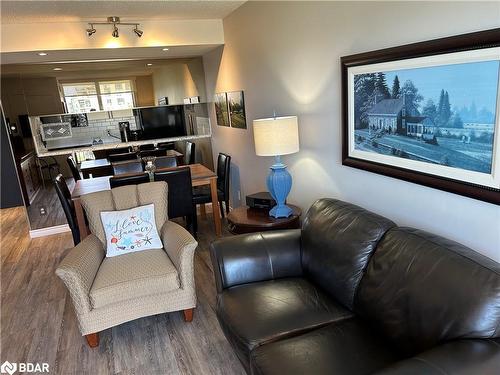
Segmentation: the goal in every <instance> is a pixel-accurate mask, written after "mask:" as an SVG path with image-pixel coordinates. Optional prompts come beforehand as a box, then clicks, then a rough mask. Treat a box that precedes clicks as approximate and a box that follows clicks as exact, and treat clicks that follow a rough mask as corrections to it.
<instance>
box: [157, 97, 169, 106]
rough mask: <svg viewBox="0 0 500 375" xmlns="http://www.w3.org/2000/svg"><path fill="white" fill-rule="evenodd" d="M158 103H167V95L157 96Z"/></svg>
mask: <svg viewBox="0 0 500 375" xmlns="http://www.w3.org/2000/svg"><path fill="white" fill-rule="evenodd" d="M158 105H168V97H166V96H164V97H163V98H159V99H158Z"/></svg>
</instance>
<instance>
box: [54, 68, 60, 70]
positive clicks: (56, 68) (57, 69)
mask: <svg viewBox="0 0 500 375" xmlns="http://www.w3.org/2000/svg"><path fill="white" fill-rule="evenodd" d="M53 70H62V68H54V69H53Z"/></svg>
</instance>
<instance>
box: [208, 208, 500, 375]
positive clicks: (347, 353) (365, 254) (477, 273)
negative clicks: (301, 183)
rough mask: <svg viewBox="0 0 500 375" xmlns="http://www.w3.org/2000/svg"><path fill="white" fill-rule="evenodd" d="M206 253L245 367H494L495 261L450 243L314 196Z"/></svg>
mask: <svg viewBox="0 0 500 375" xmlns="http://www.w3.org/2000/svg"><path fill="white" fill-rule="evenodd" d="M499 250H500V249H499ZM211 254H212V261H213V264H214V273H215V278H216V284H217V292H218V295H217V316H218V319H219V322H220V325H221V327H222V329H223V331H224V333H225V335H226V337H227V339H228V340H229V342H230V343H231V344H232V346H233V348H234V349H235V351H236V354H237V356H238V357H239V359H240V360H241V362H242V363H243V365H244V367H245V369H246V370H247V372H248V373H249V374H287V375H290V374H371V373H379V374H436V375H437V374H440V375H442V374H500V339H499V336H500V265H499V264H498V263H495V262H494V261H492V260H490V259H488V258H486V257H484V256H482V255H480V254H478V253H476V252H474V251H472V250H470V249H468V248H466V247H464V246H462V245H460V244H458V243H456V242H452V241H450V240H447V239H444V238H442V237H439V236H436V235H433V234H430V233H426V232H423V231H421V230H417V229H412V228H401V227H397V226H396V225H395V224H394V223H393V222H392V221H390V220H388V219H386V218H384V217H381V216H379V215H376V214H374V213H371V212H369V211H366V210H364V209H362V208H360V207H357V206H354V205H352V204H349V203H345V202H342V201H338V200H333V199H321V200H319V201H317V202H316V203H315V204H314V205H313V206H312V207H311V208H310V210H309V212H308V214H307V217H306V218H305V220H304V223H303V226H302V230H287V231H276V232H266V233H255V234H248V235H240V236H234V237H228V238H224V239H221V240H218V241H216V242H214V243H213V244H212V245H211Z"/></svg>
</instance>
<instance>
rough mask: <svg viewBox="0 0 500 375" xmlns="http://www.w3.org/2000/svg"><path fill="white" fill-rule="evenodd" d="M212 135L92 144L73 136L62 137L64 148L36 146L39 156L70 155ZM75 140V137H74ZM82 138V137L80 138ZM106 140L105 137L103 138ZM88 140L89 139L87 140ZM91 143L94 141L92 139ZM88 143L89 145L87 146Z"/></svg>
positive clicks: (209, 135) (202, 136) (203, 136)
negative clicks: (41, 147) (78, 140)
mask: <svg viewBox="0 0 500 375" xmlns="http://www.w3.org/2000/svg"><path fill="white" fill-rule="evenodd" d="M211 136H212V135H211V134H206V135H187V136H182V137H173V138H158V139H147V140H143V141H131V142H119V141H118V139H117V140H116V141H117V143H103V144H97V145H90V144H89V143H86V144H85V143H84V144H83V145H81V144H79V145H75V144H73V145H71V140H72V139H71V138H67V139H65V140H63V139H61V140H60V141H61V142H63V141H66V142H67V144H69V145H70V147H64V146H62V147H64V148H58V149H56V150H54V149H53V150H48V149H46V150H40V149H39V147H38V144H37V143H36V142H35V147H36V153H37V155H38V156H39V157H45V156H58V155H68V154H71V153H73V152H80V151H96V150H109V149H113V148H120V147H127V146H140V145H145V144H151V143H159V142H176V141H188V140H191V139H202V138H210V137H211ZM73 140H74V139H73ZM80 140H82V138H80ZM103 141H104V139H103ZM87 142H88V141H87ZM90 143H92V142H91V141H90ZM87 145H88V146H87Z"/></svg>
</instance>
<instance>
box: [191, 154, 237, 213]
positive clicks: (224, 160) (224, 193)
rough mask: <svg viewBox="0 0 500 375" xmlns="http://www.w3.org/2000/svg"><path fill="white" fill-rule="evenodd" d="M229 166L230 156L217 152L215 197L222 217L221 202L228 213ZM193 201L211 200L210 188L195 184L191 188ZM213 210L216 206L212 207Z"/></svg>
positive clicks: (203, 201) (200, 202)
mask: <svg viewBox="0 0 500 375" xmlns="http://www.w3.org/2000/svg"><path fill="white" fill-rule="evenodd" d="M230 168H231V156H229V155H227V154H224V153H222V152H221V153H219V156H218V157H217V199H218V201H219V207H220V215H221V216H222V217H224V209H223V206H222V202H224V203H225V205H226V213H229V172H230ZM193 201H194V202H195V204H205V203H211V202H212V196H211V194H210V188H208V187H207V186H197V187H195V188H194V189H193ZM213 209H214V210H215V209H216V208H215V207H213Z"/></svg>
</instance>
